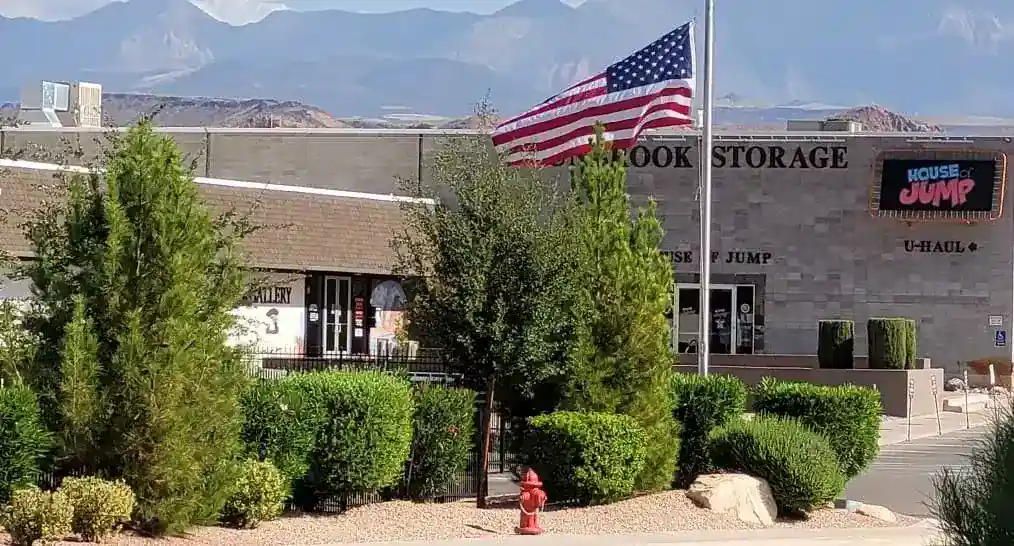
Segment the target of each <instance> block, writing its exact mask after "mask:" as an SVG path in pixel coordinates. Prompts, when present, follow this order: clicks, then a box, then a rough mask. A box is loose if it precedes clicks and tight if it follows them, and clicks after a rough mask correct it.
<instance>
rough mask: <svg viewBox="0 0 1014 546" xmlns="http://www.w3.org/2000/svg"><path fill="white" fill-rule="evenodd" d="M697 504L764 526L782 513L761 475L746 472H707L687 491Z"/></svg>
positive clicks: (771, 522)
mask: <svg viewBox="0 0 1014 546" xmlns="http://www.w3.org/2000/svg"><path fill="white" fill-rule="evenodd" d="M687 497H688V498H689V499H690V500H692V501H693V502H694V504H696V505H697V506H699V507H701V508H705V509H708V510H711V511H713V512H719V513H723V514H727V513H732V514H735V515H736V517H737V518H739V519H741V520H743V521H745V522H747V523H755V524H760V525H771V524H773V523H774V522H775V517H776V516H777V515H778V507H777V506H776V505H775V498H774V497H773V496H772V495H771V487H769V486H768V482H766V481H765V480H763V479H761V478H755V477H753V476H747V475H746V474H705V475H703V476H699V477H698V478H697V479H696V480H695V481H694V483H693V484H692V485H691V486H690V489H688V490H687Z"/></svg>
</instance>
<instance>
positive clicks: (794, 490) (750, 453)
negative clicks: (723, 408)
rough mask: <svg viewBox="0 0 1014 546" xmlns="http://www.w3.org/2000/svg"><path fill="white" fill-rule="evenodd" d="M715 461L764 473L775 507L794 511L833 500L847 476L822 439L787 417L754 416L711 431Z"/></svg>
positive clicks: (755, 473)
mask: <svg viewBox="0 0 1014 546" xmlns="http://www.w3.org/2000/svg"><path fill="white" fill-rule="evenodd" d="M711 454H712V458H713V460H714V462H715V464H716V465H718V467H720V468H722V469H723V470H728V471H731V472H742V473H745V474H749V475H751V476H756V477H758V478H763V479H764V480H765V481H767V482H768V485H769V486H770V487H771V494H772V496H773V497H774V500H775V504H776V505H778V513H779V514H780V515H783V516H793V515H798V514H799V513H801V512H807V511H810V510H812V509H814V508H816V507H818V506H820V505H822V504H825V503H827V502H829V501H832V500H834V499H835V498H836V497H837V496H838V495H839V494H840V493H841V492H842V491H844V489H845V484H846V479H845V475H844V474H843V473H842V471H841V469H840V468H839V467H838V461H837V459H836V457H835V453H834V450H832V449H831V447H830V446H829V445H828V443H827V440H826V439H825V438H824V437H823V436H821V435H820V434H817V433H816V432H814V431H812V430H810V428H809V427H807V426H805V425H803V424H802V423H799V422H797V421H794V420H792V419H782V418H778V417H761V416H758V417H756V418H755V419H753V420H751V421H737V422H734V423H732V424H730V425H728V426H726V427H724V428H721V429H718V430H717V431H715V432H714V433H713V435H712V440H711Z"/></svg>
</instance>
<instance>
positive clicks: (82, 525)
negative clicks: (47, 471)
mask: <svg viewBox="0 0 1014 546" xmlns="http://www.w3.org/2000/svg"><path fill="white" fill-rule="evenodd" d="M59 491H60V492H62V493H63V494H65V495H67V499H69V500H70V504H71V506H73V507H74V519H73V521H72V523H71V528H72V529H73V531H74V532H75V533H77V534H79V535H81V538H83V539H84V540H85V541H88V542H101V540H102V539H103V538H104V537H107V536H109V535H111V534H112V533H113V532H114V531H116V529H117V528H118V527H119V526H120V525H122V524H124V523H126V522H128V521H130V516H131V514H133V512H134V503H135V498H134V492H133V491H131V490H130V487H129V486H128V485H127V484H125V483H123V482H122V481H116V482H111V481H107V480H103V479H101V478H94V477H88V478H75V477H68V478H64V480H63V483H61V484H60V489H59Z"/></svg>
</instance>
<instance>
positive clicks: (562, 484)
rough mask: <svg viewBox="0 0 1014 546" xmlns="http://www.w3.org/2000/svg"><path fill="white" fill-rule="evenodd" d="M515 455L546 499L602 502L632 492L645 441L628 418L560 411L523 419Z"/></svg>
mask: <svg viewBox="0 0 1014 546" xmlns="http://www.w3.org/2000/svg"><path fill="white" fill-rule="evenodd" d="M520 456H521V460H522V463H523V464H524V465H526V466H528V467H531V468H532V469H534V470H535V472H536V473H538V474H539V477H540V478H541V479H542V482H543V484H544V486H545V490H546V493H547V494H548V495H549V498H550V499H553V500H555V501H560V502H575V503H579V504H585V505H588V504H603V503H608V502H612V501H616V500H619V499H623V498H626V497H629V496H630V495H631V494H633V492H634V482H635V479H636V478H637V476H638V474H639V473H640V472H641V469H642V468H643V467H644V464H645V459H646V457H647V440H646V437H645V434H644V431H642V430H641V428H640V426H638V424H637V421H635V420H634V419H633V418H632V417H630V416H627V415H617V414H612V413H581V412H569V411H560V412H556V413H551V414H547V415H539V416H536V417H532V418H530V419H529V420H528V432H527V434H526V437H525V442H524V447H523V448H522V450H521V453H520Z"/></svg>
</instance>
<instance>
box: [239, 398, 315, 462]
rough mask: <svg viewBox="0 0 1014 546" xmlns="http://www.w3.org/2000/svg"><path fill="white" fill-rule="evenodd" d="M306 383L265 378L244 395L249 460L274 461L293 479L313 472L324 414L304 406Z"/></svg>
mask: <svg viewBox="0 0 1014 546" xmlns="http://www.w3.org/2000/svg"><path fill="white" fill-rule="evenodd" d="M306 385H307V383H305V382H302V383H301V382H297V381H293V380H291V379H280V380H269V379H262V380H259V381H256V382H254V383H251V385H250V386H249V387H248V388H247V389H246V391H244V392H243V396H242V397H241V398H240V404H241V407H242V409H243V432H242V436H243V444H244V447H245V452H246V455H247V456H248V457H251V458H256V459H258V460H266V461H271V462H272V463H273V464H274V465H275V467H277V468H278V470H280V471H281V472H282V474H285V475H286V476H287V477H288V478H289V479H290V480H293V479H296V478H301V477H302V476H304V475H306V472H307V471H308V470H309V469H310V453H311V451H312V450H313V445H314V440H315V437H316V433H317V429H318V428H319V426H320V423H321V422H322V416H321V414H320V413H321V412H320V411H319V409H318V408H317V407H315V406H314V404H312V403H308V404H304V402H303V401H304V399H306V398H307V397H305V396H303V394H304V392H303V390H302V389H300V388H298V387H299V386H306Z"/></svg>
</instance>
